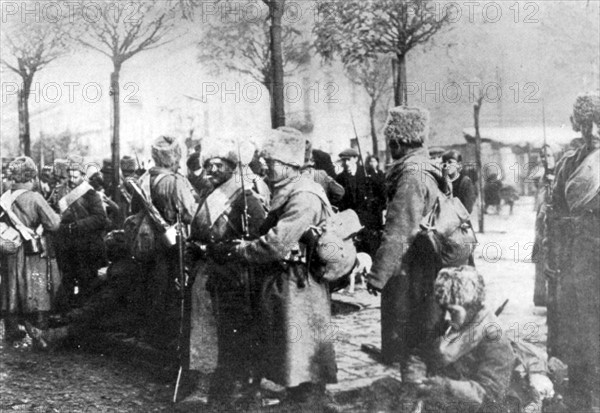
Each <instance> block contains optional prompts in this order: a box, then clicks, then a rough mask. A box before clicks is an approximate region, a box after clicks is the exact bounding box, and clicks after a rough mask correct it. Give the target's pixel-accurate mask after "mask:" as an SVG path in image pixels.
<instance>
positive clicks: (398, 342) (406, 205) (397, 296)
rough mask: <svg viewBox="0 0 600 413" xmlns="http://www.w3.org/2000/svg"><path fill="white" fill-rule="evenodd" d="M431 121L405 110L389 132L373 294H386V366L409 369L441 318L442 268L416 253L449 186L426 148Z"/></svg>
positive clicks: (393, 118)
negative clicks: (428, 218) (437, 301)
mask: <svg viewBox="0 0 600 413" xmlns="http://www.w3.org/2000/svg"><path fill="white" fill-rule="evenodd" d="M428 118H429V114H428V112H426V111H425V110H423V109H420V108H411V107H402V106H400V107H396V108H393V109H391V110H390V113H389V116H388V120H387V123H386V126H385V129H384V133H385V137H386V139H387V142H388V147H389V148H390V152H391V155H392V158H393V159H394V163H393V164H392V165H391V166H390V168H389V170H388V172H387V197H388V198H387V200H388V202H387V215H386V223H385V228H384V231H383V239H382V241H381V247H379V250H378V251H377V254H376V255H375V260H374V262H373V267H372V270H371V273H369V274H368V278H367V288H368V289H369V291H370V292H371V293H373V294H375V295H377V293H378V292H381V293H382V295H381V352H382V357H383V361H384V362H385V363H393V362H402V363H404V362H405V361H406V359H407V357H408V355H409V353H410V352H411V351H412V349H413V348H416V347H418V346H419V345H420V344H422V343H423V341H424V339H425V336H424V333H425V330H427V329H433V327H434V324H435V321H436V320H437V316H438V314H436V312H435V310H434V308H435V305H434V304H433V303H432V300H431V296H432V294H433V291H432V287H433V281H434V280H435V277H436V274H437V272H438V271H439V269H440V268H441V263H440V262H439V258H437V257H436V256H434V255H433V254H429V253H428V251H424V250H418V251H417V249H416V248H414V247H413V248H411V246H412V242H413V239H414V237H415V235H416V234H417V232H418V231H419V225H420V223H421V220H422V218H423V216H424V215H425V214H426V213H427V212H428V211H430V210H431V208H432V207H433V204H434V202H435V200H436V199H437V197H438V195H439V191H440V190H439V188H443V187H444V185H445V181H444V177H443V175H442V173H441V171H440V169H439V167H438V165H436V164H434V163H433V162H432V161H431V160H430V159H429V154H428V151H427V146H426V144H425V142H426V138H427V134H428V123H429V119H428ZM465 264H466V262H465ZM402 368H403V369H404V368H405V366H404V365H403V366H402Z"/></svg>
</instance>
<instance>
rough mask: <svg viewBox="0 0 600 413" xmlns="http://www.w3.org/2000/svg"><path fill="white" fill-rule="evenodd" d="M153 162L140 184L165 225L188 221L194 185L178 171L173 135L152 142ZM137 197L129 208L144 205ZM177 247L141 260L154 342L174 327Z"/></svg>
mask: <svg viewBox="0 0 600 413" xmlns="http://www.w3.org/2000/svg"><path fill="white" fill-rule="evenodd" d="M152 159H153V160H154V166H153V167H152V168H150V169H149V170H148V171H147V172H146V173H145V174H144V175H142V176H141V177H140V179H139V184H140V187H141V188H142V189H144V190H145V192H146V193H147V194H150V198H151V201H152V203H153V204H154V206H155V207H156V209H157V210H158V212H159V213H160V215H161V216H162V218H163V219H164V220H165V222H166V223H167V224H168V225H174V224H175V223H176V222H177V215H178V214H180V215H181V221H182V222H183V223H184V224H186V225H189V224H191V222H192V219H193V217H194V214H195V213H196V211H197V209H198V203H197V201H196V199H195V198H194V188H192V185H191V184H190V182H189V181H188V180H187V178H186V177H185V176H183V175H181V174H180V173H179V172H178V170H179V162H180V161H181V146H180V145H179V143H178V142H177V140H176V139H175V138H174V137H171V136H160V137H158V138H157V139H156V140H155V141H154V142H153V143H152ZM139 202H140V201H139V200H136V198H134V199H133V201H132V212H133V213H136V212H138V211H140V210H141V208H143V206H142V205H141V204H140V203H139ZM178 266H179V264H178V255H177V249H176V248H175V249H167V248H163V249H159V250H158V252H157V254H156V257H155V259H154V261H153V262H150V263H144V264H143V265H142V271H143V273H145V274H148V288H149V290H150V291H149V297H148V300H149V308H148V311H149V313H148V320H149V323H148V330H147V331H146V332H145V333H146V334H147V337H148V338H149V339H150V340H151V341H153V342H155V343H156V344H161V343H162V344H164V343H165V342H166V341H168V340H170V339H171V337H173V336H176V334H177V331H176V330H175V329H176V328H177V325H178V324H177V318H176V317H177V292H176V290H175V284H174V283H173V275H174V274H177V271H178Z"/></svg>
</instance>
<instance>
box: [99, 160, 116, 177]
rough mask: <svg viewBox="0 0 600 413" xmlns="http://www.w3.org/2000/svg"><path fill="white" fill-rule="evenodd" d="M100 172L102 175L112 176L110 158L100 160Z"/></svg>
mask: <svg viewBox="0 0 600 413" xmlns="http://www.w3.org/2000/svg"><path fill="white" fill-rule="evenodd" d="M100 172H102V173H104V174H112V173H113V166H112V158H104V159H102V169H100Z"/></svg>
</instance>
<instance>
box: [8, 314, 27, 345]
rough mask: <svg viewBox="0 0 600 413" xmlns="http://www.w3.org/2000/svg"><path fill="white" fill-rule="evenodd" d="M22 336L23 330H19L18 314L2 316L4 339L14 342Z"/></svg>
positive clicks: (23, 335)
mask: <svg viewBox="0 0 600 413" xmlns="http://www.w3.org/2000/svg"><path fill="white" fill-rule="evenodd" d="M24 337H25V332H24V331H21V330H19V316H17V315H13V314H9V315H7V316H6V317H4V341H6V342H8V343H14V342H15V341H19V340H22V339H23V338H24Z"/></svg>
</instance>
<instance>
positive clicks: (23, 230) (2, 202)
mask: <svg viewBox="0 0 600 413" xmlns="http://www.w3.org/2000/svg"><path fill="white" fill-rule="evenodd" d="M25 192H27V190H26V189H18V190H16V191H14V192H10V193H9V192H8V191H7V192H5V193H4V194H3V195H2V197H1V198H0V206H2V209H3V210H4V212H6V215H7V216H8V219H9V220H10V222H11V223H12V224H13V226H14V227H15V229H16V230H17V231H19V233H20V234H21V236H22V237H23V238H24V239H25V240H26V241H29V240H31V239H32V238H33V237H34V234H35V233H34V231H33V230H32V229H31V228H29V227H27V226H26V225H25V224H23V222H22V221H21V220H20V219H19V217H18V216H17V215H16V214H15V213H14V212H13V210H12V206H13V204H14V203H15V201H16V200H17V198H18V197H19V196H21V195H23V194H24V193H25Z"/></svg>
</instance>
